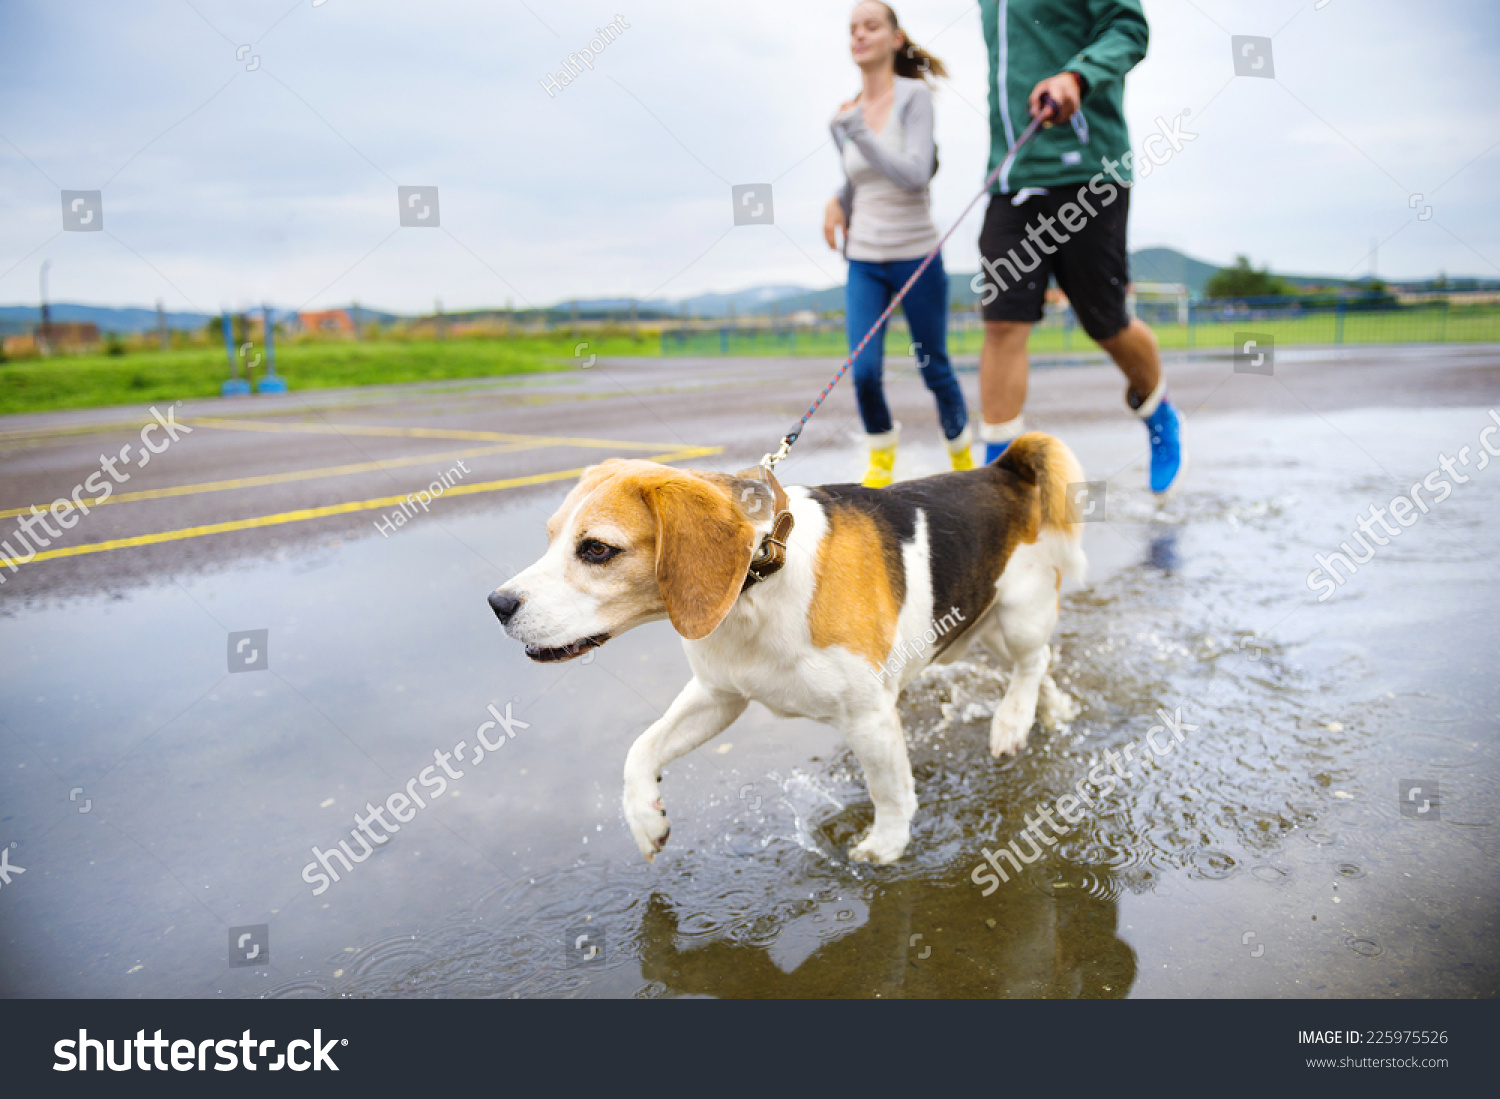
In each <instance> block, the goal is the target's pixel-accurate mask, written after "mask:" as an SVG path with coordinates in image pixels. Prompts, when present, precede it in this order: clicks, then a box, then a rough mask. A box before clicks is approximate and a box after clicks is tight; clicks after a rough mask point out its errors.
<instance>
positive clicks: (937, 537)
mask: <svg viewBox="0 0 1500 1099" xmlns="http://www.w3.org/2000/svg"><path fill="white" fill-rule="evenodd" d="M1083 479H1084V477H1083V473H1082V471H1081V469H1080V468H1079V465H1078V461H1077V459H1076V458H1074V456H1073V454H1072V452H1071V451H1070V450H1068V448H1067V447H1066V446H1064V445H1063V444H1062V443H1061V442H1060V441H1058V440H1057V439H1055V438H1053V437H1051V436H1049V435H1044V434H1041V433H1036V432H1034V433H1031V434H1027V435H1022V436H1021V437H1020V438H1018V439H1016V440H1015V441H1014V442H1013V443H1011V445H1010V447H1009V448H1008V449H1007V450H1006V452H1005V453H1004V454H1003V455H1002V456H1001V457H1000V458H999V459H998V460H997V461H996V462H995V463H994V464H992V465H989V466H984V467H981V468H979V469H975V470H969V471H965V472H960V473H943V474H939V475H937V476H935V477H927V478H923V479H921V480H916V481H905V482H899V483H897V484H895V485H892V486H890V487H889V488H883V489H865V488H861V487H860V486H858V485H826V486H822V487H819V488H803V487H792V488H788V489H787V497H788V500H789V506H790V509H791V511H792V513H793V515H794V517H795V519H796V526H795V528H794V529H793V531H792V535H791V538H790V539H789V542H788V546H787V555H786V563H785V566H784V567H783V568H782V569H781V570H780V571H779V572H777V573H775V574H774V575H772V576H770V577H768V578H767V579H766V580H764V581H763V582H761V583H759V584H755V585H753V586H751V587H749V588H746V589H744V590H743V592H742V590H741V589H742V587H743V585H744V581H745V576H746V571H747V569H748V567H749V565H750V562H751V557H752V555H753V553H754V552H755V550H756V549H757V547H758V546H759V545H760V542H761V540H762V539H763V538H764V537H765V536H766V534H767V533H768V532H769V530H770V528H771V523H772V520H773V517H774V516H773V512H774V508H773V507H772V506H771V502H770V492H769V490H768V489H767V488H766V486H765V485H764V484H762V483H761V482H759V481H758V480H755V479H751V478H748V477H746V478H740V477H735V476H731V475H728V474H722V473H707V472H699V471H692V470H679V469H674V468H671V467H668V466H663V465H658V464H655V463H652V462H645V461H639V460H622V459H611V460H609V461H606V462H604V463H602V464H600V465H597V466H592V467H590V468H589V469H587V470H585V471H584V474H583V476H582V477H581V478H580V479H579V481H578V484H577V485H576V486H575V487H574V488H573V490H572V491H571V492H570V493H568V496H567V498H566V499H565V500H564V501H563V503H562V506H561V507H560V508H558V510H557V512H556V514H554V515H553V516H552V518H551V519H550V520H548V523H547V535H548V541H549V544H548V549H547V552H546V553H545V554H544V555H543V556H542V558H541V559H540V560H539V561H537V562H536V563H535V564H534V565H532V566H531V567H530V568H528V569H526V570H525V571H524V572H522V573H520V574H519V575H518V576H516V577H514V578H513V579H512V580H510V581H509V582H507V583H506V584H504V585H502V586H501V587H500V588H498V589H496V590H495V592H494V593H492V594H491V596H490V604H491V606H492V607H493V608H494V610H495V613H496V615H497V616H498V617H499V618H500V620H501V621H502V622H503V623H504V625H505V630H506V633H508V634H509V635H510V636H511V637H512V638H515V639H516V640H518V641H521V642H523V643H524V644H525V645H526V646H527V650H526V651H527V655H528V656H530V657H531V658H532V659H533V660H538V661H555V660H568V659H572V658H573V657H576V656H580V655H582V654H583V653H584V652H587V651H588V650H589V649H591V648H593V647H595V646H597V645H601V644H603V643H604V642H605V641H607V640H609V639H610V638H612V637H615V636H617V635H619V634H621V633H624V632H625V631H626V630H628V629H630V628H632V627H634V626H638V625H641V624H642V623H645V622H652V621H657V620H659V619H662V618H667V619H669V620H670V621H671V623H672V625H673V626H674V627H675V628H676V630H677V632H678V633H680V634H681V635H682V636H683V638H684V639H685V640H684V646H683V647H684V648H685V649H686V651H687V658H688V663H689V664H690V665H691V666H692V669H693V678H692V679H691V680H690V681H689V682H688V684H687V686H686V687H684V688H683V690H682V693H681V694H679V695H678V696H677V699H676V701H674V702H673V703H672V705H671V707H670V708H669V709H668V710H667V712H666V714H664V715H663V716H662V718H661V719H660V720H659V721H657V722H656V723H655V724H653V725H652V726H651V727H650V728H649V729H647V730H646V731H645V732H644V733H643V734H641V736H640V737H639V738H638V739H637V740H636V742H635V744H634V745H633V746H632V747H631V749H630V752H629V755H628V756H627V757H626V761H625V795H624V809H625V820H626V822H627V823H628V824H629V825H630V830H631V833H632V834H633V835H634V836H635V840H636V843H637V845H638V846H639V847H640V850H641V854H643V855H644V856H645V857H646V858H647V859H652V858H654V857H655V855H656V852H657V851H659V850H660V849H661V848H662V847H663V846H664V845H665V844H666V842H667V836H668V833H669V832H670V830H671V822H670V821H669V820H668V819H667V815H666V809H665V807H664V806H663V804H662V802H661V798H660V789H659V786H660V781H661V769H662V767H664V766H665V765H666V764H668V763H670V762H671V761H673V760H675V759H677V758H678V757H680V756H682V755H685V754H686V753H688V752H690V751H692V750H693V749H695V748H697V747H698V746H699V745H701V744H704V743H706V742H707V741H708V740H710V739H712V738H713V737H715V736H717V735H718V734H719V733H721V732H723V731H724V730H725V729H726V728H727V727H728V726H729V725H730V724H731V723H732V722H733V721H734V720H735V718H737V717H738V716H739V715H740V714H741V713H743V712H744V710H745V707H746V706H747V705H748V704H749V703H750V701H751V700H755V701H757V702H760V703H762V704H763V705H765V706H766V707H767V708H768V709H770V710H771V711H772V712H774V713H776V714H778V715H781V716H784V717H807V718H812V719H814V720H817V721H824V722H827V723H829V724H831V725H833V726H835V727H836V728H838V729H840V730H841V731H842V732H843V733H844V736H845V737H846V739H847V741H848V744H849V746H850V747H851V748H852V749H853V751H854V753H855V755H857V756H858V757H859V761H860V764H861V765H862V767H863V768H864V772H865V779H866V781H867V783H868V784H869V788H870V797H871V800H872V801H873V802H874V805H875V823H874V826H873V828H872V829H871V830H870V832H869V834H868V835H866V836H865V837H864V838H863V839H862V840H861V841H860V842H859V843H858V844H856V845H855V846H854V848H853V849H852V850H851V851H850V857H851V858H854V859H859V860H865V861H870V862H877V863H888V862H893V861H894V860H896V859H898V858H900V857H901V854H902V852H903V851H904V850H905V849H906V844H907V841H908V840H909V838H910V835H911V820H912V817H913V815H914V814H915V813H916V810H917V797H916V791H915V788H914V785H913V782H912V774H911V765H910V763H909V762H908V760H907V754H906V740H905V735H904V733H903V732H902V728H901V719H900V716H899V715H898V713H897V710H896V699H897V697H898V696H899V695H900V693H901V689H902V687H904V686H905V685H906V684H907V683H909V682H911V681H912V680H913V679H914V678H916V676H917V675H919V674H920V673H921V672H922V670H923V669H924V668H926V667H927V666H928V665H930V664H933V663H947V662H949V661H953V660H956V659H958V658H959V657H960V656H962V655H963V654H964V652H965V651H967V650H968V648H969V647H970V645H972V644H973V643H975V642H978V643H979V644H980V645H982V646H983V647H984V648H986V649H988V650H989V651H990V652H991V653H992V654H994V655H995V656H996V657H997V658H998V659H999V660H1001V661H1002V662H1003V663H1005V664H1007V665H1008V666H1009V667H1010V672H1011V678H1010V683H1009V686H1008V688H1007V690H1006V692H1005V697H1004V698H1003V700H1002V701H1001V703H1000V705H999V707H998V709H997V710H996V711H995V715H994V718H993V720H992V721H991V723H990V750H991V751H992V752H993V753H994V754H995V755H996V756H1002V755H1006V754H1009V753H1014V752H1017V751H1019V750H1020V749H1021V748H1023V747H1025V745H1026V737H1027V733H1028V732H1029V730H1030V728H1031V724H1032V721H1033V720H1034V718H1035V717H1036V713H1037V704H1038V700H1039V698H1040V701H1041V702H1042V709H1043V713H1044V717H1045V716H1047V715H1048V714H1049V713H1050V714H1051V716H1052V717H1053V718H1054V719H1055V718H1057V717H1062V718H1067V717H1070V716H1072V714H1071V713H1070V712H1069V710H1070V708H1071V707H1072V705H1073V703H1072V702H1071V700H1070V699H1068V698H1067V697H1066V696H1065V695H1063V694H1062V693H1061V692H1060V691H1059V690H1058V689H1057V687H1056V686H1055V684H1054V683H1053V682H1052V679H1051V677H1050V676H1049V675H1048V672H1047V668H1048V663H1049V661H1050V657H1051V653H1050V650H1049V648H1048V639H1049V638H1050V637H1051V635H1052V631H1053V628H1054V627H1055V626H1056V624H1057V618H1058V612H1059V601H1058V591H1059V589H1060V588H1061V586H1062V581H1063V577H1064V576H1065V575H1072V576H1077V577H1080V578H1081V576H1082V573H1083V570H1084V567H1085V563H1084V557H1083V552H1082V550H1081V548H1080V545H1079V542H1080V533H1081V532H1080V529H1079V527H1078V526H1077V525H1076V523H1075V522H1073V519H1074V518H1076V517H1075V516H1073V515H1072V514H1071V513H1070V508H1069V496H1068V492H1069V490H1068V486H1069V485H1076V484H1078V483H1079V482H1082V481H1083ZM955 610H956V612H957V613H956V614H955V613H954V611H955ZM939 620H944V621H945V623H946V628H945V629H943V630H942V631H941V632H938V631H933V632H935V633H937V636H936V637H935V640H933V641H931V642H929V641H928V640H927V638H926V636H924V635H928V634H929V631H930V630H932V627H933V626H934V624H935V622H937V621H939ZM897 653H899V654H901V655H900V656H898V658H897V660H896V661H894V662H893V661H892V659H891V658H892V655H893V654H897ZM903 657H906V658H907V659H905V662H904V663H901V659H902V658H903ZM897 665H899V667H898V666H897ZM882 673H884V674H882Z"/></svg>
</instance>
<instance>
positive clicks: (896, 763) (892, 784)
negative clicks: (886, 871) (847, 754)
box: [844, 700, 917, 863]
mask: <svg viewBox="0 0 1500 1099" xmlns="http://www.w3.org/2000/svg"><path fill="white" fill-rule="evenodd" d="M844 736H845V738H846V739H847V740H848V741H849V747H850V748H852V749H853V750H854V754H855V755H856V756H858V757H859V762H860V766H861V767H863V768H864V771H865V784H866V785H867V786H869V788H870V800H871V801H873V802H874V803H875V825H874V827H873V828H871V829H870V834H869V835H867V836H866V837H865V838H864V839H862V840H861V841H860V842H859V843H857V844H855V845H854V847H853V848H851V849H850V851H849V857H850V858H851V859H854V860H856V861H858V862H879V863H886V862H895V861H896V860H897V859H899V858H900V857H901V854H902V852H904V851H905V850H906V845H907V842H908V841H910V839H911V818H912V817H914V816H916V813H917V787H916V783H915V782H914V781H913V780H912V777H911V761H910V760H909V759H908V758H907V755H906V734H905V732H903V731H902V728H901V716H900V715H899V714H898V713H897V712H896V706H895V702H894V700H892V702H891V704H890V705H889V706H888V707H885V708H882V709H879V710H874V711H869V712H866V713H862V714H858V715H855V716H854V717H853V718H852V719H851V720H850V721H849V722H848V723H847V725H846V726H845V728H844Z"/></svg>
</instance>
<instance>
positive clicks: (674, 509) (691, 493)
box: [644, 473, 755, 641]
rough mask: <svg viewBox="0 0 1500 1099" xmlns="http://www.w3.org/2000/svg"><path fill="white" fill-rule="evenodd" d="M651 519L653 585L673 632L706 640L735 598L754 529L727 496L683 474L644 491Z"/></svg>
mask: <svg viewBox="0 0 1500 1099" xmlns="http://www.w3.org/2000/svg"><path fill="white" fill-rule="evenodd" d="M644 495H645V498H646V506H647V507H649V508H650V509H651V511H652V513H653V514H654V515H655V516H656V582H657V584H658V586H659V587H660V588H661V596H662V601H663V602H664V603H665V604H666V607H667V617H668V618H669V619H671V621H672V627H673V628H674V629H675V630H676V631H677V632H678V633H680V634H681V635H682V636H683V637H685V638H687V639H688V640H689V641H697V640H699V639H700V638H704V637H707V636H708V635H709V634H711V633H713V632H714V629H715V628H716V627H717V626H718V625H719V623H720V622H721V621H723V619H724V616H725V615H726V614H728V613H729V608H731V607H733V606H734V601H735V600H736V599H738V598H739V594H740V589H741V588H742V587H743V586H744V584H745V574H746V573H747V572H749V570H750V557H751V555H752V554H753V553H754V552H755V528H754V527H753V526H752V525H751V523H750V520H749V519H748V518H746V516H745V513H744V512H743V511H742V510H741V509H740V508H739V507H738V506H736V504H735V502H734V500H733V498H732V497H731V496H730V494H729V492H728V491H726V490H725V489H724V488H721V487H720V486H718V485H716V484H713V483H711V482H709V481H707V480H705V479H703V478H700V477H695V476H693V475H692V474H690V473H684V474H682V475H681V476H679V477H673V478H670V479H669V480H666V481H663V482H662V483H660V484H657V485H653V486H652V487H651V488H649V489H647V490H646V491H645V494H644Z"/></svg>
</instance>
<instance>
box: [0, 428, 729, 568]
mask: <svg viewBox="0 0 1500 1099" xmlns="http://www.w3.org/2000/svg"><path fill="white" fill-rule="evenodd" d="M723 449H724V448H723V447H718V446H689V447H681V448H679V449H677V450H673V451H668V452H667V453H666V454H655V455H652V456H651V457H650V458H648V459H647V461H651V462H678V461H682V460H683V459H686V458H701V457H705V456H707V455H709V454H718V453H720V452H721V451H722V450H723ZM582 473H583V468H582V467H579V468H578V469H562V470H558V471H556V472H555V473H534V474H531V475H530V476H527V477H508V478H506V479H505V480H502V481H485V482H484V483H482V484H473V485H455V486H453V487H452V488H450V489H448V491H447V492H445V493H443V495H444V496H471V495H473V494H475V493H479V492H499V491H501V490H502V489H508V488H520V487H522V486H525V485H540V484H545V483H546V482H548V481H565V480H567V479H568V478H570V477H577V476H579V475H580V474H582ZM405 500H406V497H405V496H381V497H379V498H377V499H373V500H353V501H350V502H349V503H346V504H328V505H326V506H324V507H317V508H301V509H300V510H297V511H283V512H278V513H276V514H274V515H258V516H255V517H254V518H251V519H232V520H230V521H228V522H225V523H207V524H205V525H203V526H198V527H183V528H182V529H180V530H164V531H161V532H160V533H157V534H139V535H136V536H135V537H132V538H113V539H110V540H109V541H107V542H88V543H85V544H84V545H81V546H64V547H60V548H58V549H50V550H42V551H40V552H39V553H38V554H37V555H36V556H35V557H32V558H27V559H21V558H14V557H6V558H0V568H6V567H9V568H10V569H11V570H12V571H14V570H16V569H17V568H19V567H20V566H21V565H23V564H26V563H27V562H28V561H48V560H51V559H52V558H55V557H78V556H80V555H82V554H86V553H104V552H106V551H108V550H117V549H128V548H130V547H132V546H152V545H156V544H158V543H161V542H180V541H182V540H183V539H185V538H202V537H203V536H204V535H208V534H226V533H228V532H230V531H237V530H253V529H255V528H258V527H273V526H279V525H281V524H283V523H300V522H302V521H304V520H307V519H321V518H324V517H326V516H329V515H343V514H347V513H349V512H355V511H373V510H375V509H376V508H390V507H399V506H400V505H401V504H402V503H403V502H405Z"/></svg>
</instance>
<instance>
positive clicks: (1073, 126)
mask: <svg viewBox="0 0 1500 1099" xmlns="http://www.w3.org/2000/svg"><path fill="white" fill-rule="evenodd" d="M979 8H980V17H981V20H982V22H983V25H984V38H985V42H986V44H987V45H988V47H989V55H990V170H991V171H993V170H994V169H995V167H996V165H998V164H999V163H1000V162H1001V161H1002V160H1003V159H1004V158H1005V155H1006V153H1007V152H1009V151H1010V149H1011V147H1012V146H1013V145H1014V144H1015V140H1016V136H1017V135H1018V134H1019V133H1020V132H1021V131H1022V130H1023V129H1025V127H1026V125H1027V124H1028V123H1029V122H1030V120H1031V119H1032V118H1035V117H1036V116H1037V115H1039V114H1041V113H1043V112H1044V111H1046V112H1047V113H1048V118H1047V126H1046V128H1044V129H1043V130H1042V131H1041V132H1040V133H1038V134H1037V135H1036V137H1035V138H1034V139H1033V140H1032V142H1031V143H1030V144H1029V145H1028V146H1027V147H1026V149H1025V150H1024V151H1023V152H1022V153H1021V154H1020V155H1019V156H1018V157H1016V160H1015V163H1014V164H1012V165H1011V167H1010V168H1009V170H1007V171H1006V172H1005V173H1004V174H1002V175H1001V176H1000V178H999V180H998V181H997V182H996V184H995V186H994V188H993V189H992V191H993V193H992V194H991V197H990V203H989V208H988V209H987V210H986V211H985V217H984V228H983V229H982V230H981V231H980V236H979V251H980V255H981V257H982V258H981V263H982V266H983V271H982V273H981V274H980V276H978V278H976V280H975V290H976V291H978V292H979V293H980V294H981V297H980V307H981V310H982V312H983V314H984V322H985V323H984V346H983V348H982V350H981V352H980V357H979V399H980V410H981V414H982V420H981V423H980V428H979V438H980V440H981V441H982V442H983V443H984V444H985V461H986V462H992V461H994V460H995V459H996V458H998V457H999V456H1000V454H1001V453H1002V452H1003V451H1004V450H1005V448H1006V446H1008V445H1009V443H1010V441H1011V440H1012V439H1014V438H1016V437H1017V436H1018V435H1020V434H1022V433H1023V432H1024V431H1025V430H1026V428H1025V425H1024V420H1025V417H1024V416H1023V414H1022V413H1023V409H1024V408H1025V405H1026V384H1027V370H1028V362H1027V357H1026V341H1027V338H1028V337H1029V336H1030V334H1031V327H1032V325H1034V324H1035V323H1036V322H1037V321H1039V320H1041V319H1042V302H1043V298H1044V295H1045V294H1046V291H1047V280H1048V276H1055V277H1056V279H1057V284H1058V286H1060V287H1061V288H1062V291H1063V293H1065V294H1066V295H1067V296H1068V301H1069V302H1070V303H1072V306H1073V311H1074V313H1075V314H1076V315H1077V317H1078V321H1079V323H1080V324H1081V325H1082V326H1083V330H1084V331H1085V332H1087V333H1088V334H1089V336H1090V337H1091V338H1092V339H1093V340H1094V341H1095V342H1096V343H1098V344H1099V346H1101V347H1103V348H1104V350H1106V351H1107V352H1109V355H1110V358H1112V359H1114V361H1115V364H1116V365H1117V366H1118V367H1119V368H1120V371H1121V372H1122V373H1123V374H1124V375H1125V379H1126V382H1127V383H1128V384H1127V387H1126V390H1125V401H1126V403H1127V404H1128V405H1129V406H1130V408H1131V409H1132V410H1133V411H1134V412H1135V414H1136V415H1137V416H1139V417H1140V418H1141V419H1142V420H1143V421H1144V422H1145V424H1146V428H1147V432H1148V433H1149V436H1150V439H1151V491H1152V492H1155V493H1165V492H1166V491H1167V490H1169V489H1170V488H1172V486H1173V485H1174V484H1175V483H1176V481H1177V475H1178V473H1179V472H1180V471H1181V469H1182V444H1181V438H1180V429H1181V417H1180V416H1179V415H1178V413H1177V410H1176V409H1175V408H1173V406H1172V403H1171V402H1170V401H1169V400H1168V399H1167V382H1166V379H1165V378H1163V377H1162V372H1161V358H1160V356H1159V355H1158V354H1157V348H1156V337H1155V336H1154V335H1152V333H1151V329H1150V328H1148V327H1146V325H1145V324H1143V323H1142V322H1141V321H1140V320H1138V319H1136V318H1134V317H1132V316H1131V315H1130V313H1129V311H1128V310H1127V309H1126V306H1125V291H1126V287H1127V286H1128V285H1129V282H1130V271H1129V259H1128V256H1127V254H1126V249H1125V222H1126V216H1127V211H1128V210H1129V207H1130V191H1129V185H1130V182H1131V178H1132V177H1131V174H1130V165H1131V161H1132V156H1131V152H1130V137H1129V134H1128V132H1127V130H1126V126H1125V113H1124V107H1123V99H1124V92H1125V74H1126V73H1128V72H1129V71H1130V70H1131V69H1132V68H1134V67H1135V65H1136V63H1137V62H1139V61H1140V60H1141V58H1143V57H1145V56H1146V42H1147V39H1148V37H1149V32H1148V29H1147V26H1146V17H1145V15H1144V14H1143V13H1142V12H1141V5H1140V0H980V4H979ZM1044 93H1045V94H1047V95H1049V96H1051V97H1052V100H1053V101H1054V102H1055V103H1056V107H1055V108H1053V107H1046V108H1044V107H1043V106H1042V96H1043V94H1044ZM981 280H982V285H981Z"/></svg>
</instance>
